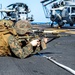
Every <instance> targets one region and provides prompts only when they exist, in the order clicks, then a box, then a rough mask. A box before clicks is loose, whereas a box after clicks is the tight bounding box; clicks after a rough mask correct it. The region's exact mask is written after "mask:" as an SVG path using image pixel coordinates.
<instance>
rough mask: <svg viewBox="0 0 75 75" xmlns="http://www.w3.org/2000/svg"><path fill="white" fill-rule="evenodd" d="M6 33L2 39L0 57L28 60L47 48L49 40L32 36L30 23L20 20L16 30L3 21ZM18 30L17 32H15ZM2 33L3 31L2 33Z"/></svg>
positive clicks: (2, 35)
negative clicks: (27, 58)
mask: <svg viewBox="0 0 75 75" xmlns="http://www.w3.org/2000/svg"><path fill="white" fill-rule="evenodd" d="M1 23H2V24H0V25H2V26H3V27H4V30H3V32H4V31H6V30H7V33H6V32H5V33H2V34H1V36H0V38H2V39H1V40H0V41H1V42H0V56H7V55H10V56H12V55H14V56H16V57H18V58H26V57H28V56H30V55H32V54H35V53H37V52H39V51H40V50H43V49H45V48H46V43H47V38H43V39H42V40H41V41H40V38H39V37H38V36H36V35H32V36H31V35H30V32H32V30H31V25H30V23H29V22H28V21H24V20H20V21H18V22H17V23H16V24H15V27H14V28H15V29H14V28H10V27H11V26H10V24H11V23H10V22H9V24H8V23H7V21H1ZM15 30H16V31H15ZM1 32H2V31H1Z"/></svg>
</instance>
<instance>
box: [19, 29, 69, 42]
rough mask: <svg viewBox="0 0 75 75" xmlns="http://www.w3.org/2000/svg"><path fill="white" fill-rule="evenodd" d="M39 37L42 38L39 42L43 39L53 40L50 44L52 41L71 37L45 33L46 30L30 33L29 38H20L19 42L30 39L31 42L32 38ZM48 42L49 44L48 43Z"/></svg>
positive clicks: (53, 32)
mask: <svg viewBox="0 0 75 75" xmlns="http://www.w3.org/2000/svg"><path fill="white" fill-rule="evenodd" d="M38 36H39V37H40V39H39V41H41V39H42V38H52V39H50V40H49V41H48V42H51V41H52V40H54V39H56V38H59V37H65V36H69V35H68V34H60V33H58V32H56V31H45V30H33V32H31V33H30V32H29V33H28V36H19V37H18V38H19V40H21V41H24V40H25V39H29V40H28V41H30V40H31V39H32V38H35V37H36V38H37V39H38ZM48 42H47V43H48Z"/></svg>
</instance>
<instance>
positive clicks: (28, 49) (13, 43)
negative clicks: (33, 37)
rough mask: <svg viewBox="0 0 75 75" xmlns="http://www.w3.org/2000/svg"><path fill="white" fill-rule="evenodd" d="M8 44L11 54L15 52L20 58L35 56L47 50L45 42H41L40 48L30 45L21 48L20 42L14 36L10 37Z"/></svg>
mask: <svg viewBox="0 0 75 75" xmlns="http://www.w3.org/2000/svg"><path fill="white" fill-rule="evenodd" d="M8 43H9V47H10V49H11V52H13V53H14V54H15V56H17V57H19V58H26V57H27V56H29V55H31V54H35V53H37V52H39V51H40V50H42V49H45V48H46V44H45V43H44V42H43V40H41V46H40V47H33V46H32V45H31V44H30V43H28V44H26V45H25V46H23V47H21V46H20V44H19V41H18V40H17V39H16V38H15V37H14V36H12V35H11V36H10V37H9V40H8Z"/></svg>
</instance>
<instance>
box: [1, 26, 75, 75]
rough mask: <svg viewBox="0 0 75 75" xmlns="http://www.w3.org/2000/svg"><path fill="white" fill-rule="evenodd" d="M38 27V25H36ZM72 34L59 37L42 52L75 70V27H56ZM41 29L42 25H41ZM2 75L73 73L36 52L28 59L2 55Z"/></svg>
mask: <svg viewBox="0 0 75 75" xmlns="http://www.w3.org/2000/svg"><path fill="white" fill-rule="evenodd" d="M35 27H37V26H35ZM43 28H44V29H48V30H50V29H53V30H58V32H61V33H62V32H63V33H64V34H65V33H66V34H70V35H71V36H67V37H60V38H57V39H55V40H53V41H51V42H49V43H48V44H47V49H45V50H42V51H41V52H40V53H41V54H43V55H46V56H48V57H52V58H53V59H54V60H55V61H57V62H59V63H61V64H63V65H66V66H68V67H69V68H71V69H73V70H74V71H75V35H74V34H75V27H63V28H62V29H54V28H48V27H43ZM40 29H41V27H40ZM0 75H73V74H71V73H70V72H69V71H67V70H65V69H63V68H61V67H59V66H58V65H56V64H54V63H53V62H51V61H49V60H47V59H46V58H44V57H42V56H40V55H38V54H36V55H33V56H31V57H28V58H26V59H19V58H15V57H0Z"/></svg>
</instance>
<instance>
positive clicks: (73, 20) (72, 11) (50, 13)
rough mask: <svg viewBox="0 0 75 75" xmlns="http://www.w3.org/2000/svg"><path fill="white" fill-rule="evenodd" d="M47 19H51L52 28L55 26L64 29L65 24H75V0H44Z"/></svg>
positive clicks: (43, 4)
mask: <svg viewBox="0 0 75 75" xmlns="http://www.w3.org/2000/svg"><path fill="white" fill-rule="evenodd" d="M41 3H42V6H43V9H44V13H45V17H46V18H48V19H50V21H51V27H53V26H54V24H56V25H57V27H60V28H61V27H62V26H64V25H65V24H69V25H70V26H73V25H74V24H75V1H74V0H42V1H41Z"/></svg>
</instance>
